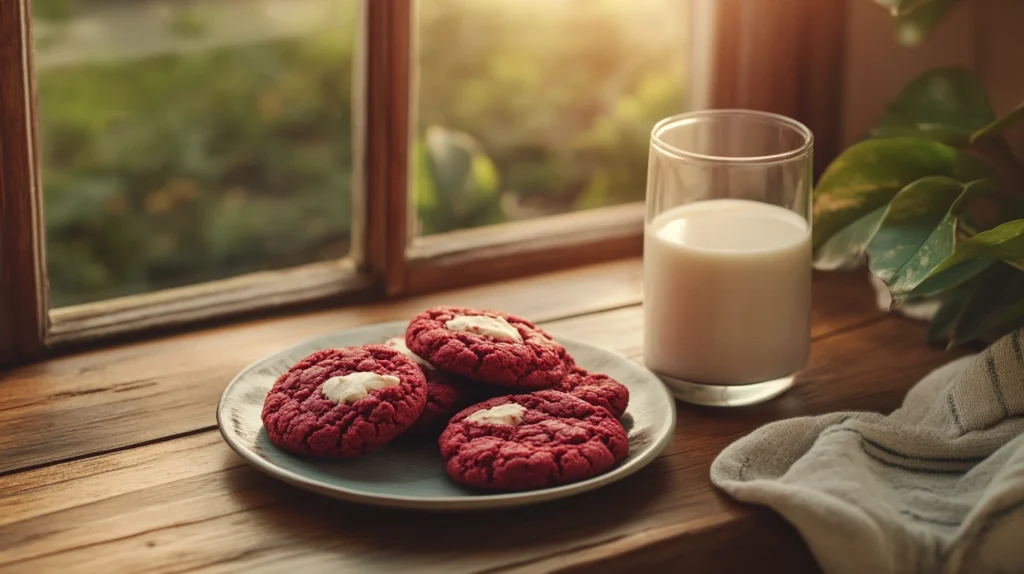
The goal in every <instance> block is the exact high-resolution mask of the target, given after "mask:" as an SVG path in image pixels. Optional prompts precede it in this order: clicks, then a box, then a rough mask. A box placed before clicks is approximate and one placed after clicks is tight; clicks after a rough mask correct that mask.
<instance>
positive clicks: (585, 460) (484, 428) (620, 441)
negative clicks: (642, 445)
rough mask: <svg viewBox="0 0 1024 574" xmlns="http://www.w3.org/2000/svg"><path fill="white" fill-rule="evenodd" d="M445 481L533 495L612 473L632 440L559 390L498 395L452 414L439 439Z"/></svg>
mask: <svg viewBox="0 0 1024 574" xmlns="http://www.w3.org/2000/svg"><path fill="white" fill-rule="evenodd" d="M438 444H439V445H440V447H441V456H442V457H444V459H445V462H446V470H447V471H448V476H450V477H452V478H453V479H454V480H455V481H457V482H460V483H462V484H465V485H468V486H474V487H477V488H483V489H488V490H532V489H537V488H545V487H549V486H556V485H559V484H566V483H570V482H577V481H580V480H584V479H587V478H590V477H592V476H596V475H598V474H601V473H603V472H605V471H607V470H608V469H610V468H612V467H613V466H615V464H617V463H618V462H620V461H622V459H624V458H626V455H627V454H628V453H629V440H628V438H627V437H626V431H625V429H623V428H622V425H621V424H619V421H617V420H615V418H614V417H612V415H611V413H609V412H608V411H607V410H605V409H603V408H600V407H595V406H594V405H591V404H590V403H587V402H586V401H583V400H581V399H577V398H576V397H573V396H570V395H567V394H565V393H562V392H558V391H538V392H535V393H531V394H528V395H509V396H505V397H496V398H493V399H490V400H488V401H484V402H482V403H480V404H478V405H473V406H471V407H469V408H468V409H466V410H464V411H462V412H460V413H459V414H457V415H455V417H454V418H453V419H452V421H451V422H450V423H448V428H446V429H445V431H444V432H443V433H441V438H440V439H438Z"/></svg>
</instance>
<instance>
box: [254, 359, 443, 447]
mask: <svg viewBox="0 0 1024 574" xmlns="http://www.w3.org/2000/svg"><path fill="white" fill-rule="evenodd" d="M426 399H427V382H426V379H425V378H424V376H423V372H422V371H421V370H420V368H419V366H417V365H416V363H414V362H413V361H412V359H410V358H408V357H406V356H405V355H404V354H403V353H401V352H400V351H397V350H395V349H389V348H387V347H385V346H383V345H365V346H363V347H346V348H343V349H326V350H323V351H317V352H315V353H313V354H312V355H309V356H308V357H306V358H305V359H303V360H301V361H299V363H298V364H296V365H295V366H294V367H292V368H291V369H289V370H288V371H287V372H286V373H284V374H283V375H281V376H280V377H279V378H278V379H277V382H275V383H274V386H273V387H272V388H271V389H270V392H269V393H268V394H267V398H266V401H265V402H264V403H263V415H262V416H263V426H264V428H266V430H267V435H268V436H269V437H270V442H272V443H274V444H275V445H276V446H278V447H279V448H282V449H284V450H286V451H289V452H292V453H295V454H301V455H308V456H314V457H319V458H357V457H360V456H363V455H365V454H369V453H371V452H373V451H375V450H377V449H378V448H380V447H382V446H383V445H385V444H387V442H388V441H390V440H391V439H393V438H394V437H395V436H397V435H398V434H399V433H401V432H402V431H404V430H405V429H407V428H408V427H409V426H411V425H412V424H413V422H415V421H416V419H417V418H418V417H419V416H420V414H421V413H422V412H423V407H424V404H425V403H426Z"/></svg>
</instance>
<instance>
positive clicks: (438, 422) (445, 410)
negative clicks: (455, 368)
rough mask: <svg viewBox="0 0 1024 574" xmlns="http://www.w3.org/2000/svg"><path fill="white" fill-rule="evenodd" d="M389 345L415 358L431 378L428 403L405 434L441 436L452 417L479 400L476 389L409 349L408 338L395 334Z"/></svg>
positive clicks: (424, 372) (426, 376) (429, 378)
mask: <svg viewBox="0 0 1024 574" xmlns="http://www.w3.org/2000/svg"><path fill="white" fill-rule="evenodd" d="M384 346H385V347H388V348H391V349H397V350H399V351H401V352H403V353H405V355H406V356H407V357H409V358H410V359H412V360H413V361H414V362H415V363H416V364H417V365H419V367H420V370H422V371H423V376H424V377H425V378H426V380H427V403H426V405H425V406H424V407H423V413H421V414H420V416H419V418H417V419H416V422H414V423H412V426H410V427H409V428H408V429H406V431H405V432H404V433H402V436H418V437H422V436H431V437H435V438H436V437H437V435H439V434H441V431H442V430H444V427H445V425H447V424H448V421H449V420H451V418H452V416H454V415H455V414H456V413H458V412H459V411H461V410H462V409H464V408H466V407H467V406H469V405H471V404H472V403H473V402H474V401H476V400H477V395H476V393H475V392H474V389H473V388H472V387H471V386H470V385H469V384H467V383H466V381H462V380H460V379H459V378H457V377H455V376H452V375H448V374H446V373H442V372H441V371H439V370H437V369H436V368H434V366H433V365H431V364H430V363H428V362H427V361H424V360H423V358H422V357H420V356H419V355H417V354H415V353H413V352H412V351H410V350H409V347H407V346H406V345H405V338H404V337H395V338H393V339H389V340H388V341H387V342H385V343H384Z"/></svg>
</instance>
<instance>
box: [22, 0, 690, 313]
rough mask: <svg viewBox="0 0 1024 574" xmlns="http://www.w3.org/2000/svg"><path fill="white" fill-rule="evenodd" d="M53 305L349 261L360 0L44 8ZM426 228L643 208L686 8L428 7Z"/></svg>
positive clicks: (665, 1)
mask: <svg viewBox="0 0 1024 574" xmlns="http://www.w3.org/2000/svg"><path fill="white" fill-rule="evenodd" d="M33 12H34V13H33V24H34V32H35V43H36V56H35V64H36V69H37V74H38V93H39V102H40V115H39V121H40V138H41V144H42V166H43V188H44V209H45V219H46V249H47V265H48V272H49V280H50V297H51V306H52V307H59V306H64V305H69V304H76V303H82V302H88V301H95V300H100V299H105V298H109V297H114V296H119V295H126V294H132V293H140V292H147V291H153V290H156V289H161V288H167V287H173V286H179V285H186V284H190V283H196V282H200V281H206V280H211V279H217V278H223V277H229V276H233V275H238V274H241V273H246V272H252V271H259V270H265V269H278V268H284V267H289V266H293V265H299V264H303V263H309V262H313V261H322V260H328V259H333V258H339V257H342V256H344V255H345V254H346V253H347V251H348V246H349V239H350V237H349V236H350V228H351V218H352V216H351V213H352V209H351V193H352V168H353V165H352V146H353V141H352V125H353V122H352V109H351V108H352V90H353V86H352V81H353V79H352V69H353V63H354V59H355V54H354V49H355V42H354V38H355V32H356V23H357V5H356V1H355V0H33ZM418 12H419V14H418V17H419V18H418V19H419V22H418V29H417V30H418V31H417V34H418V39H419V48H420V57H419V63H420V68H419V85H418V89H417V94H416V96H417V98H418V104H417V106H416V110H415V117H416V118H417V124H418V129H417V136H416V139H415V141H414V142H412V143H413V145H414V152H415V153H414V158H415V164H414V173H413V174H412V178H411V180H412V183H413V187H414V188H413V189H412V190H411V193H412V196H413V197H414V198H415V201H416V210H417V214H418V221H419V227H418V230H417V231H418V233H421V234H433V233H441V232H445V231H449V230H453V229H460V228H466V227H475V226H480V225H487V224H492V223H500V222H503V221H509V220H516V219H523V218H528V217H538V216H543V215H548V214H555V213H564V212H568V211H573V210H580V209H587V208H591V207H599V206H605V205H612V204H617V203H623V202H628V201H636V200H641V199H643V195H644V181H645V178H646V166H647V139H648V136H649V133H650V129H651V126H652V125H653V124H654V122H656V121H657V120H658V119H660V118H662V117H664V116H666V115H670V114H672V113H677V112H679V111H682V110H683V105H684V101H685V100H684V96H685V90H686V83H685V78H686V72H687V64H688V61H689V60H688V57H689V27H688V24H687V21H688V19H687V5H686V2H685V1H683V0H500V1H498V0H487V1H478V0H422V1H421V2H420V4H419V10H418Z"/></svg>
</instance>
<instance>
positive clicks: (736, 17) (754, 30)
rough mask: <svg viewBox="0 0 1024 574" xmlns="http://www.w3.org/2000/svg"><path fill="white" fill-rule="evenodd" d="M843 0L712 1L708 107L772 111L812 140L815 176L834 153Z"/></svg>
mask: <svg viewBox="0 0 1024 574" xmlns="http://www.w3.org/2000/svg"><path fill="white" fill-rule="evenodd" d="M845 4H846V0H829V1H825V2H822V1H820V0H778V1H774V2H750V1H748V0H719V1H718V2H716V3H715V17H714V21H715V33H714V40H713V47H712V53H713V54H714V56H713V61H714V66H713V70H714V74H713V75H712V76H711V79H710V84H711V85H710V92H711V93H710V106H709V107H712V108H746V109H754V110H762V111H767V112H774V113H777V114H782V115H785V116H789V117H791V118H794V119H796V120H799V121H801V122H803V123H804V124H805V125H807V127H809V128H810V129H811V131H812V132H813V133H814V136H815V173H816V174H818V173H821V171H823V170H824V167H825V166H826V165H828V162H829V161H831V160H832V159H833V158H834V157H835V156H836V154H837V153H838V151H839V150H838V143H839V132H840V109H841V101H842V81H841V80H842V61H843V50H844V47H845V46H844V44H845V43H844V31H845V17H846V10H845Z"/></svg>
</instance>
